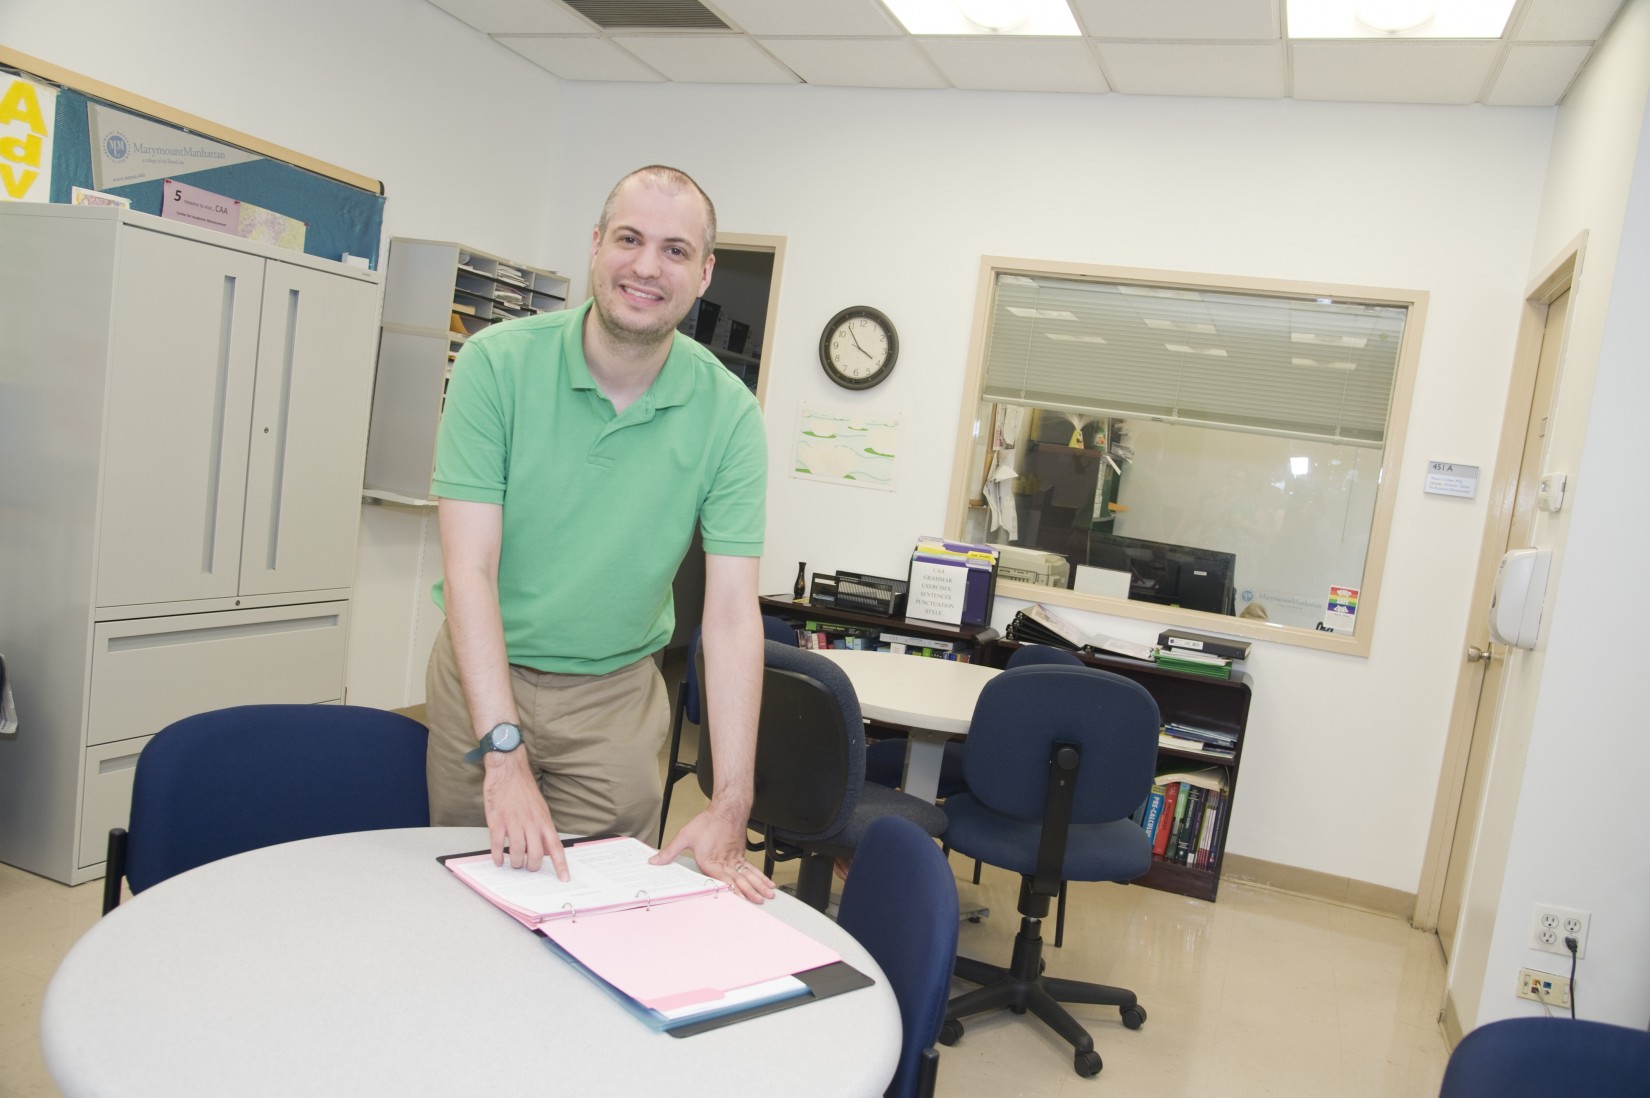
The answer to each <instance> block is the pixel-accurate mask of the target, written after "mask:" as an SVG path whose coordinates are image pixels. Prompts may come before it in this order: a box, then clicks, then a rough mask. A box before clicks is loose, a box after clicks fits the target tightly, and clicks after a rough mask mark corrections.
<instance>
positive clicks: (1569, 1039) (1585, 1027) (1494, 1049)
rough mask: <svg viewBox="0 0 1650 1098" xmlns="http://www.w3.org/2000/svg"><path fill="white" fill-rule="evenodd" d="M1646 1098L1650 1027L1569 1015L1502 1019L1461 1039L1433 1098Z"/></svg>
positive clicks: (1649, 1088)
mask: <svg viewBox="0 0 1650 1098" xmlns="http://www.w3.org/2000/svg"><path fill="white" fill-rule="evenodd" d="M1553 1094H1576V1095H1586V1096H1587V1098H1645V1096H1646V1095H1650V1033H1646V1032H1645V1031H1644V1030H1642V1029H1629V1028H1627V1027H1626V1026H1616V1025H1609V1024H1607V1023H1604V1022H1584V1021H1578V1020H1576V1019H1573V1018H1507V1019H1503V1020H1502V1021H1499V1022H1490V1023H1489V1024H1487V1025H1482V1026H1479V1027H1478V1028H1477V1029H1475V1030H1473V1031H1472V1032H1471V1033H1469V1034H1467V1035H1466V1036H1465V1037H1463V1038H1462V1039H1461V1043H1460V1044H1459V1045H1456V1046H1455V1051H1454V1052H1453V1053H1451V1054H1450V1058H1449V1066H1448V1067H1446V1068H1445V1069H1444V1082H1443V1086H1442V1088H1441V1089H1440V1090H1439V1092H1438V1098H1492V1096H1493V1098H1547V1096H1548V1095H1553Z"/></svg>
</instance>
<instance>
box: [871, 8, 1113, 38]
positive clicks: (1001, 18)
mask: <svg viewBox="0 0 1650 1098" xmlns="http://www.w3.org/2000/svg"><path fill="white" fill-rule="evenodd" d="M883 6H885V7H886V8H887V9H888V10H889V11H891V12H893V14H894V18H895V19H898V20H899V21H900V22H901V23H902V24H904V26H905V29H906V30H908V31H910V32H911V33H912V34H1016V35H1035V36H1046V37H1052V36H1056V35H1060V36H1073V37H1075V36H1076V35H1078V34H1080V33H1082V32H1081V31H1079V30H1078V29H1077V20H1076V19H1075V18H1074V17H1073V16H1072V14H1071V8H1070V7H1069V6H1068V5H1067V4H1066V0H883Z"/></svg>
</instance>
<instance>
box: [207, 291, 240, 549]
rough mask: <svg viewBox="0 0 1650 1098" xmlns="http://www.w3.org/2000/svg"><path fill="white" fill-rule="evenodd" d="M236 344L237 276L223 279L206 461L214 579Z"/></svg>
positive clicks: (208, 529) (208, 523)
mask: <svg viewBox="0 0 1650 1098" xmlns="http://www.w3.org/2000/svg"><path fill="white" fill-rule="evenodd" d="M234 344H235V276H234V275H224V276H223V306H222V312H221V313H220V315H219V317H218V376H217V381H216V384H217V391H216V392H215V393H214V394H213V396H212V445H211V451H210V453H208V455H207V458H206V530H205V536H204V538H203V542H202V545H201V571H202V572H204V573H205V574H206V575H209V576H210V575H211V574H212V573H213V572H214V571H216V570H217V562H218V491H219V488H220V486H221V484H220V482H221V478H222V476H223V427H224V405H225V402H226V401H227V400H228V399H229V354H230V351H231V349H232V348H233V347H234Z"/></svg>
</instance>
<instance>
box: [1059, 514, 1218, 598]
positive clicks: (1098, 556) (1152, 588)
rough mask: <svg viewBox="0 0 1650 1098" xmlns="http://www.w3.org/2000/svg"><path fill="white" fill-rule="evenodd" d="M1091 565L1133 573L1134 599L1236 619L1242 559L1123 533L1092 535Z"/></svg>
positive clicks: (1130, 594) (1090, 547)
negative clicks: (1235, 579) (1236, 578)
mask: <svg viewBox="0 0 1650 1098" xmlns="http://www.w3.org/2000/svg"><path fill="white" fill-rule="evenodd" d="M1088 563H1089V564H1090V565H1092V566H1094V567H1096V568H1110V569H1114V570H1116V571H1119V572H1127V573H1129V598H1131V599H1138V600H1140V601H1142V602H1155V603H1157V604H1159V605H1161V606H1182V607H1185V608H1186V609H1188V610H1204V611H1207V612H1208V613H1211V614H1231V613H1232V612H1233V609H1234V605H1235V602H1236V600H1235V597H1234V593H1233V587H1234V585H1233V576H1234V574H1235V573H1236V571H1237V554H1235V553H1227V552H1222V551H1221V550H1218V549H1197V548H1194V547H1193V546H1190V545H1171V544H1169V543H1167V542H1162V541H1148V540H1146V539H1145V538H1128V537H1122V536H1120V535H1118V534H1110V533H1101V532H1099V531H1096V532H1094V533H1093V534H1091V535H1089V545H1088Z"/></svg>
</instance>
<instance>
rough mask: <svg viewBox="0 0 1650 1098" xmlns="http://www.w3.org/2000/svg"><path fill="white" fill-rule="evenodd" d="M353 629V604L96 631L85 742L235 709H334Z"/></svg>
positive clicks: (111, 624)
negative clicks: (327, 705) (303, 705)
mask: <svg viewBox="0 0 1650 1098" xmlns="http://www.w3.org/2000/svg"><path fill="white" fill-rule="evenodd" d="M348 624H349V603H347V602H321V603H309V604H306V605H303V606H277V607H269V608H266V609H259V610H226V611H222V612H219V613H214V614H182V615H179V616H177V617H168V618H140V619H137V620H134V621H107V622H99V623H98V624H97V626H96V627H95V630H94V633H93V636H94V648H93V654H92V690H91V712H90V719H89V722H88V733H87V742H88V743H89V744H103V743H114V742H116V741H119V740H130V739H135V738H136V737H139V736H149V735H153V734H154V733H156V732H158V731H160V730H161V729H162V728H164V727H166V726H167V725H168V724H171V723H172V722H173V721H175V720H178V719H179V718H181V717H187V716H190V715H191V714H194V713H204V712H206V711H208V710H211V709H223V708H226V707H228V706H231V705H256V704H263V703H267V702H329V701H337V700H339V699H340V698H342V697H343V695H344V654H345V650H346V649H345V640H346V633H347V632H348Z"/></svg>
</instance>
